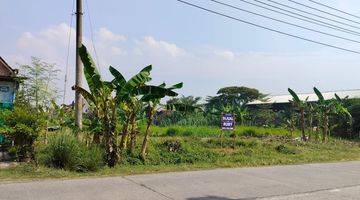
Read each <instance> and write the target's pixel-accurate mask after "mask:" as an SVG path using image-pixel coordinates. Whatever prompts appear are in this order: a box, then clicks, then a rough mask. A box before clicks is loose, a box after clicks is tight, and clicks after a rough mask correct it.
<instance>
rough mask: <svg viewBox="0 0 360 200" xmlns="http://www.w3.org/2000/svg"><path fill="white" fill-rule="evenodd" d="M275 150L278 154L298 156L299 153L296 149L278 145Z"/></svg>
mask: <svg viewBox="0 0 360 200" xmlns="http://www.w3.org/2000/svg"><path fill="white" fill-rule="evenodd" d="M275 149H276V151H278V152H279V153H283V154H298V153H299V151H298V150H297V149H296V148H294V147H290V146H288V145H284V144H280V145H278V146H276V148H275Z"/></svg>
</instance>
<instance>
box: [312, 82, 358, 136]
mask: <svg viewBox="0 0 360 200" xmlns="http://www.w3.org/2000/svg"><path fill="white" fill-rule="evenodd" d="M314 92H315V94H316V96H317V97H318V99H319V101H318V106H317V108H318V109H317V110H318V112H319V114H320V116H321V119H320V122H322V130H323V138H322V139H323V142H326V141H327V140H328V139H329V136H330V128H329V127H330V126H329V122H330V120H329V117H330V116H332V115H347V116H348V117H349V119H351V114H350V113H349V111H348V110H347V108H345V107H344V106H343V105H342V103H341V99H340V98H339V97H338V96H337V95H335V97H336V98H337V99H330V100H325V98H324V96H323V95H322V93H321V92H320V91H319V90H318V89H317V88H316V87H314ZM339 99H340V100H339Z"/></svg>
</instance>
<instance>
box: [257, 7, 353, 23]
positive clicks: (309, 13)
mask: <svg viewBox="0 0 360 200" xmlns="http://www.w3.org/2000/svg"><path fill="white" fill-rule="evenodd" d="M255 1H259V0H255ZM267 1H269V2H271V3H273V4H277V5H280V6H283V7H286V8H290V9H292V10H296V11H298V12H302V13H306V14H308V15H312V16H315V17H318V18H321V19H325V20H328V21H332V22H335V23H338V24H342V25H345V26H348V27H351V28H356V29H360V27H358V26H355V25H351V24H348V23H345V22H342V21H338V20H335V19H331V18H328V17H324V16H321V15H318V14H314V13H311V12H308V11H305V10H302V9H299V8H295V7H293V6H289V5H286V4H282V3H279V2H276V1H273V0H267Z"/></svg>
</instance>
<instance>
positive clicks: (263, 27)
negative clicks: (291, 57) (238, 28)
mask: <svg viewBox="0 0 360 200" xmlns="http://www.w3.org/2000/svg"><path fill="white" fill-rule="evenodd" d="M176 1H178V2H180V3H183V4H186V5H188V6H191V7H194V8H198V9H200V10H203V11H206V12H209V13H212V14H215V15H219V16H222V17H225V18H228V19H232V20H235V21H238V22H241V23H244V24H248V25H251V26H255V27H258V28H262V29H265V30H268V31H271V32H275V33H278V34H281V35H285V36H289V37H292V38H297V39H300V40H304V41H307V42H311V43H315V44H318V45H322V46H327V47H331V48H334V49H338V50H342V51H347V52H351V53H355V54H360V51H356V50H352V49H347V48H345V47H340V46H336V45H331V44H327V43H324V42H319V41H316V40H312V39H308V38H305V37H301V36H298V35H294V34H290V33H286V32H283V31H279V30H276V29H274V28H269V27H266V26H263V25H259V24H256V23H253V22H249V21H246V20H242V19H239V18H236V17H233V16H230V15H227V14H224V13H221V12H218V11H215V10H211V9H208V8H205V7H202V6H199V5H196V4H193V3H190V2H187V1H183V0H176Z"/></svg>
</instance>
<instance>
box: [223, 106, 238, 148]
mask: <svg viewBox="0 0 360 200" xmlns="http://www.w3.org/2000/svg"><path fill="white" fill-rule="evenodd" d="M226 130H228V131H229V130H230V131H234V130H235V115H234V114H229V113H222V114H221V135H220V140H221V148H222V147H223V137H224V131H226Z"/></svg>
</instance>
